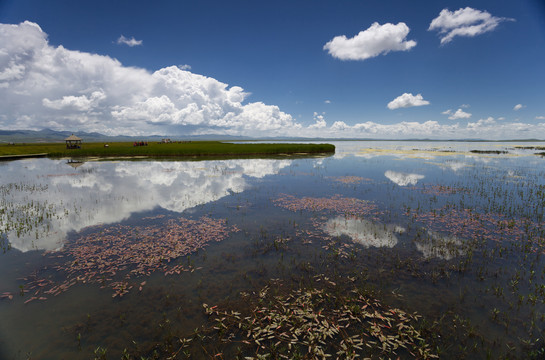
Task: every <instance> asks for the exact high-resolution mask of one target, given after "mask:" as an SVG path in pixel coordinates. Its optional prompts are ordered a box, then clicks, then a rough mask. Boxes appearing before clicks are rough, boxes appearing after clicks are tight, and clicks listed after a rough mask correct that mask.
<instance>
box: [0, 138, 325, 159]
mask: <svg viewBox="0 0 545 360" xmlns="http://www.w3.org/2000/svg"><path fill="white" fill-rule="evenodd" d="M334 152H335V146H334V145H331V144H295V143H280V144H279V143H276V144H272V143H242V144H240V143H238V144H233V143H224V142H220V141H192V142H173V143H166V144H164V143H152V142H149V143H147V145H138V146H135V144H134V143H132V142H113V143H83V144H82V145H81V148H80V149H67V148H66V145H65V144H64V143H49V144H15V145H0V157H2V156H4V157H10V156H14V155H30V154H44V153H45V154H47V156H48V157H53V158H62V157H92V156H97V157H140V156H144V157H185V156H188V157H190V156H191V157H194V156H206V157H221V156H259V155H283V154H291V155H294V154H295V155H299V154H300V155H308V154H319V153H334Z"/></svg>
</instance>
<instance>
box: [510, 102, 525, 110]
mask: <svg viewBox="0 0 545 360" xmlns="http://www.w3.org/2000/svg"><path fill="white" fill-rule="evenodd" d="M525 107H526V106H525V105H522V104H517V105H515V106H514V107H513V110H515V111H519V110H520V109H522V108H525Z"/></svg>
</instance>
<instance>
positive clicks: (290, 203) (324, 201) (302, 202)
mask: <svg viewBox="0 0 545 360" xmlns="http://www.w3.org/2000/svg"><path fill="white" fill-rule="evenodd" d="M273 203H274V204H275V205H276V206H280V207H283V208H285V209H288V210H291V211H301V210H306V211H323V210H328V211H331V212H335V213H340V214H343V213H344V214H350V215H359V216H361V215H368V214H372V213H373V214H376V213H377V206H376V204H374V203H373V202H371V201H367V200H361V199H356V198H349V197H343V196H341V195H333V196H332V197H329V198H314V197H303V198H297V197H295V196H292V195H287V194H281V195H280V196H279V197H278V198H277V199H275V200H273Z"/></svg>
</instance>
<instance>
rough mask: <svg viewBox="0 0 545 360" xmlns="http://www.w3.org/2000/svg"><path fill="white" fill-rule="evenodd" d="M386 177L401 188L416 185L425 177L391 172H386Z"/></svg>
mask: <svg viewBox="0 0 545 360" xmlns="http://www.w3.org/2000/svg"><path fill="white" fill-rule="evenodd" d="M384 176H386V177H387V178H388V179H389V180H391V181H392V182H394V183H396V184H397V185H399V186H407V185H416V183H418V181H419V180H422V179H423V178H424V177H425V176H424V175H419V174H408V173H402V172H396V171H391V170H388V171H386V172H385V173H384Z"/></svg>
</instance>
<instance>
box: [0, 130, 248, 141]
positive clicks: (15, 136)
mask: <svg viewBox="0 0 545 360" xmlns="http://www.w3.org/2000/svg"><path fill="white" fill-rule="evenodd" d="M72 134H74V135H76V136H78V137H80V138H82V139H83V141H87V142H107V141H110V142H115V141H135V140H140V141H161V139H164V138H170V139H171V140H173V141H174V140H176V141H177V140H250V139H251V138H248V137H242V136H229V135H189V136H168V135H151V136H125V135H119V136H108V135H104V134H100V133H97V132H70V131H55V130H50V129H44V130H39V131H35V130H0V144H1V143H22V142H33V143H36V142H38V143H39V142H42V143H51V142H63V141H64V139H66V138H67V137H68V136H70V135H72Z"/></svg>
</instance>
